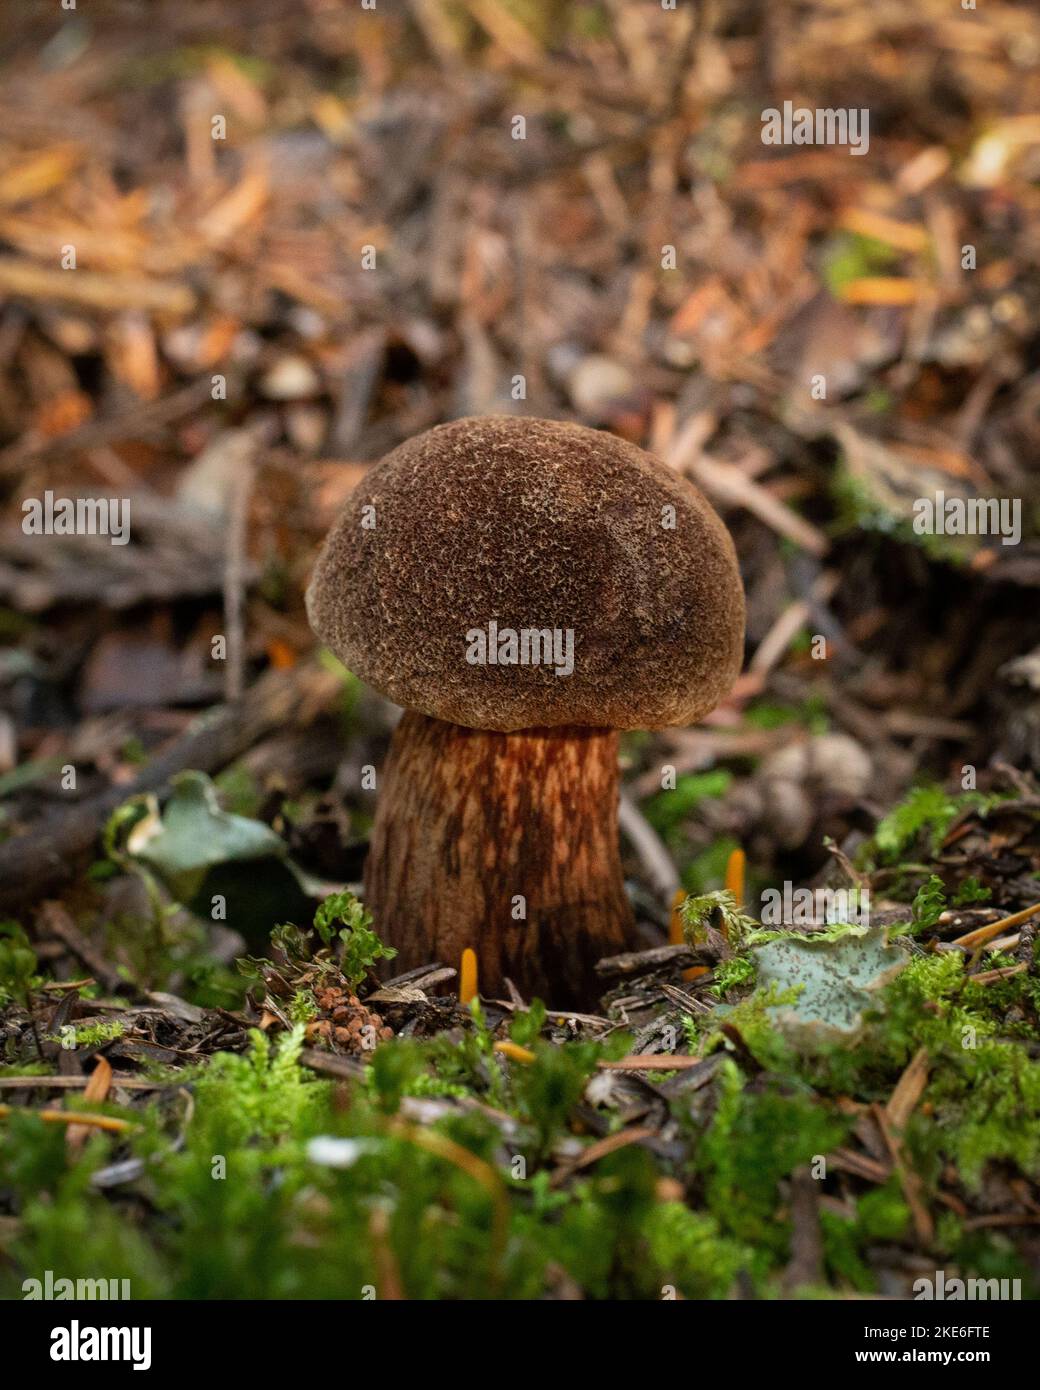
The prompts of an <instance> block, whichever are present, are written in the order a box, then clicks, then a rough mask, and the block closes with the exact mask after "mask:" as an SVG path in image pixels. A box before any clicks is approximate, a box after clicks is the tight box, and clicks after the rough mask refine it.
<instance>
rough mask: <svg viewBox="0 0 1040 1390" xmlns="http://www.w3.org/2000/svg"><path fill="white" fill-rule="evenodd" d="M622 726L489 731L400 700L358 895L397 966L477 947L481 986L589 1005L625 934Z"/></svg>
mask: <svg viewBox="0 0 1040 1390" xmlns="http://www.w3.org/2000/svg"><path fill="white" fill-rule="evenodd" d="M617 818H618V735H617V734H616V733H615V732H613V731H610V730H601V729H583V728H566V727H563V728H555V729H529V730H523V731H521V732H519V733H508V734H505V733H495V732H489V731H487V730H482V729H464V728H461V727H460V726H459V725H457V724H448V723H445V722H444V721H442V720H440V719H431V718H429V717H428V716H427V715H424V714H418V713H416V712H415V711H412V710H407V711H406V712H405V713H404V715H403V716H402V718H401V722H400V724H399V725H398V727H397V729H396V731H395V733H394V737H393V742H392V743H391V746H390V753H389V756H388V758H387V762H386V766H385V769H384V771H383V777H382V786H381V789H380V796H379V805H378V809H377V811H376V819H375V825H374V827H373V831H372V841H371V848H370V850H369V856H368V864H367V866H366V870H365V897H366V902H367V904H368V906H369V908H370V909H371V911H372V914H373V916H374V918H375V922H376V927H377V929H378V930H379V931H380V933H381V935H382V936H383V938H384V940H386V941H388V942H389V944H391V945H393V946H396V947H397V950H398V952H399V957H398V960H397V961H396V962H395V969H397V970H410V969H412V968H414V967H416V966H419V965H423V964H425V963H427V962H428V961H431V960H441V961H450V962H455V961H457V960H459V959H460V957H461V954H462V952H463V950H464V949H466V948H467V947H472V948H473V949H474V950H476V952H477V956H478V959H479V961H480V977H481V986H482V989H483V991H484V992H485V993H487V994H489V995H499V994H501V992H502V990H503V988H504V984H503V981H504V977H505V976H507V975H508V976H509V978H510V979H511V980H512V981H513V983H514V984H515V985H516V986H517V988H518V989H519V990H520V991H521V993H523V994H524V995H525V997H527V998H528V999H530V998H533V997H535V996H539V997H541V998H542V999H544V1000H545V1001H546V1003H549V1004H550V1005H552V1004H555V1005H557V1006H561V1007H562V1006H564V1005H589V1004H591V1003H593V1002H594V1001H595V999H596V998H597V997H598V994H599V992H600V991H599V989H598V987H597V984H596V976H595V974H594V971H593V965H594V964H595V962H596V961H597V960H598V959H599V958H600V957H601V956H607V955H613V954H616V953H618V952H619V951H622V950H624V949H625V947H626V946H628V945H629V944H630V943H631V933H632V927H633V919H632V910H631V908H630V906H629V903H628V899H627V898H626V896H625V889H624V881H623V879H622V874H621V859H620V854H619V849H618V819H617Z"/></svg>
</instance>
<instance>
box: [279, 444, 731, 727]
mask: <svg viewBox="0 0 1040 1390" xmlns="http://www.w3.org/2000/svg"><path fill="white" fill-rule="evenodd" d="M307 611H308V614H309V617H310V621H311V625H312V627H313V628H314V630H315V632H316V633H317V634H318V636H319V637H320V638H321V639H322V641H324V642H325V643H326V644H327V645H328V646H329V647H330V648H331V649H332V651H334V652H335V653H336V655H337V656H338V657H339V658H340V659H341V660H342V661H343V662H344V664H345V665H346V666H348V667H349V668H350V670H352V671H353V672H355V674H356V675H358V676H360V677H361V678H362V679H363V680H365V681H367V682H368V683H369V684H370V685H372V686H374V687H375V688H376V689H377V690H379V691H381V692H382V693H383V694H384V695H387V696H388V697H389V698H390V699H391V700H394V701H395V702H396V703H397V704H400V705H405V706H408V707H409V708H411V709H417V710H420V711H422V712H423V713H424V714H428V715H432V716H434V717H435V718H437V719H446V720H450V721H451V722H453V723H455V724H463V725H467V726H469V727H472V728H479V729H498V730H501V731H503V732H506V731H511V730H515V729H524V728H534V727H538V726H542V727H544V726H552V725H560V724H583V725H588V726H592V727H604V728H615V729H652V728H660V727H662V726H664V725H669V724H688V723H690V722H692V721H693V720H695V719H697V718H698V717H699V716H701V715H702V714H704V713H706V712H707V711H708V710H710V709H713V708H714V706H715V705H716V704H717V703H718V701H719V700H720V699H721V698H722V696H723V695H724V694H725V693H726V691H727V690H728V689H729V687H730V686H731V685H732V684H733V681H734V680H735V679H736V676H737V674H738V672H739V670H740V664H741V659H742V654H743V641H744V593H743V589H742V587H741V583H740V575H739V572H738V569H737V561H736V556H735V554H734V550H733V543H732V541H731V540H730V537H729V533H728V532H727V530H726V528H725V527H724V526H723V524H722V522H721V521H720V520H719V518H718V516H717V515H716V513H715V512H714V511H713V510H712V508H711V506H710V505H709V504H708V502H707V501H706V500H705V499H704V497H703V496H702V495H701V494H700V492H698V491H697V489H696V488H695V487H693V486H692V484H690V483H688V482H687V481H686V480H685V479H683V478H681V477H679V476H678V475H677V474H675V473H673V472H672V471H671V470H670V469H667V468H666V467H665V466H664V465H663V464H661V463H659V462H658V461H657V460H656V459H654V458H653V457H651V455H649V454H647V453H645V452H644V451H643V450H642V449H638V448H636V447H635V446H634V445H632V444H628V443H626V442H625V441H624V440H621V439H618V438H616V437H615V436H614V435H610V434H606V433H604V432H602V431H600V430H590V429H585V428H583V427H582V426H580V425H570V424H562V423H559V422H556V421H552V420H532V419H521V418H517V417H514V416H488V417H483V418H476V419H467V420H458V421H454V422H453V423H451V424H448V425H441V426H438V427H437V428H436V429H432V430H428V431H427V432H426V433H425V434H421V435H419V436H417V437H416V438H415V439H411V440H409V441H408V442H407V443H405V444H402V445H401V446H400V447H399V448H397V449H395V450H394V451H393V453H391V454H388V455H387V457H386V458H384V459H383V460H381V462H379V463H378V464H376V465H375V466H374V467H373V468H372V469H371V470H370V471H369V473H368V474H367V475H366V476H365V477H364V478H363V479H362V481H361V482H360V483H359V485H358V486H357V488H356V489H355V490H354V492H353V493H352V494H351V496H350V498H349V499H348V501H347V504H346V506H345V507H344V509H343V512H342V513H341V515H340V516H339V518H338V520H337V521H336V524H335V525H334V527H333V528H332V530H331V532H330V533H329V536H328V539H327V540H326V542H325V546H324V549H323V551H322V553H321V556H320V557H319V560H318V563H317V566H316V568H315V571H314V576H313V578H312V580H311V585H310V589H309V590H308V593H307Z"/></svg>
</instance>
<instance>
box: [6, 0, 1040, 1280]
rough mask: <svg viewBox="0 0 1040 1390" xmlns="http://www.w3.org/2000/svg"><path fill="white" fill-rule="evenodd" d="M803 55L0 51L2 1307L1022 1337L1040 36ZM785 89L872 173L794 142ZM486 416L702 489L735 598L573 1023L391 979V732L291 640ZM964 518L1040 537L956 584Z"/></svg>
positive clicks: (926, 8) (500, 26)
mask: <svg viewBox="0 0 1040 1390" xmlns="http://www.w3.org/2000/svg"><path fill="white" fill-rule="evenodd" d="M762 8H764V7H758V6H755V5H750V4H742V3H736V0H718V3H716V4H714V5H708V6H701V7H693V6H689V7H683V6H680V7H679V9H678V10H676V11H674V12H669V11H664V10H658V9H657V8H656V7H653V6H634V5H629V4H626V3H621V0H619V3H613V2H612V0H589V3H573V4H560V3H553V4H549V3H543V0H457V3H456V0H444V3H439V0H415V3H412V4H409V5H405V4H400V5H391V4H389V3H388V4H384V3H383V2H382V0H380V4H379V7H378V9H377V10H376V11H374V12H372V11H362V10H361V9H360V8H358V9H354V8H353V7H343V6H339V5H333V4H326V3H323V0H310V3H308V4H306V5H305V6H304V7H303V11H302V12H303V13H305V15H306V25H305V26H304V27H303V28H301V21H300V12H299V10H298V8H297V9H290V10H285V9H284V7H283V6H280V5H277V4H275V3H268V0H234V3H227V4H223V5H221V6H219V7H213V6H208V5H192V4H185V5H178V6H176V7H173V6H169V7H162V9H161V18H159V19H156V20H154V21H153V19H152V18H151V17H150V18H149V22H148V23H147V24H144V23H141V22H139V16H136V18H135V15H136V11H135V9H134V7H133V6H129V7H128V6H127V5H125V4H121V3H118V0H109V2H107V3H106V0H98V3H96V4H92V5H91V6H90V14H89V16H88V15H87V14H86V13H85V11H84V10H83V9H82V8H81V10H80V11H79V12H75V11H70V12H67V13H63V14H61V15H58V14H55V15H52V16H49V17H44V16H41V15H40V14H38V13H31V12H30V11H29V10H28V9H27V10H25V11H22V12H20V13H18V14H17V15H15V16H14V17H13V18H12V21H11V33H10V36H9V39H8V44H7V50H6V56H5V57H4V59H3V60H2V63H0V69H2V70H0V79H2V80H0V132H2V134H0V296H2V299H3V304H2V307H0V1292H2V1293H3V1294H4V1295H5V1296H13V1297H18V1296H21V1293H22V1292H23V1291H24V1287H25V1281H26V1280H31V1279H35V1278H39V1279H42V1278H43V1277H44V1273H45V1271H47V1270H50V1271H52V1272H53V1273H54V1274H55V1275H56V1276H60V1277H62V1278H69V1279H73V1280H75V1279H77V1278H98V1277H102V1276H103V1277H108V1278H124V1277H125V1278H128V1279H129V1280H130V1283H131V1289H132V1294H133V1296H134V1297H139V1298H143V1297H195V1298H203V1297H205V1298H221V1297H235V1298H242V1297H250V1296H253V1297H337V1298H342V1297H355V1296H356V1297H359V1298H360V1297H365V1296H366V1291H371V1290H375V1292H376V1295H377V1296H378V1297H379V1298H390V1299H393V1298H478V1297H486V1296H488V1295H489V1294H490V1295H491V1296H497V1297H502V1298H523V1297H552V1298H608V1297H612V1298H661V1297H663V1296H669V1295H670V1294H671V1293H675V1294H676V1295H677V1296H680V1297H686V1298H697V1297H707V1298H727V1297H739V1298H770V1297H781V1296H793V1295H798V1296H805V1297H819V1298H828V1297H843V1298H844V1297H873V1296H878V1295H881V1296H891V1297H912V1296H914V1294H915V1291H916V1290H915V1285H917V1284H918V1283H919V1281H920V1280H922V1279H923V1280H927V1281H934V1280H935V1278H936V1277H937V1273H938V1271H940V1270H942V1271H944V1273H945V1277H946V1278H947V1279H951V1278H955V1277H959V1278H963V1279H969V1278H977V1279H1002V1278H1008V1279H1019V1280H1021V1281H1022V1289H1023V1296H1025V1297H1036V1296H1037V1294H1038V1293H1040V967H1038V955H1037V946H1036V939H1037V938H1036V924H1037V923H1040V781H1038V775H1040V608H1038V605H1037V602H1036V595H1037V591H1038V589H1040V538H1038V531H1037V524H1036V523H1037V516H1038V508H1040V475H1038V472H1037V465H1036V462H1035V460H1036V459H1037V458H1038V457H1040V341H1038V338H1037V331H1036V324H1037V322H1038V316H1040V276H1038V275H1037V267H1038V265H1040V233H1038V228H1040V216H1038V213H1040V115H1037V114H1036V113H1037V112H1038V111H1040V35H1038V32H1037V24H1036V18H1035V14H1034V13H1032V12H1031V7H1030V5H1028V4H1026V3H1022V4H1014V3H1004V4H987V5H986V6H985V7H983V8H982V9H980V10H978V11H975V12H970V11H960V10H958V9H955V8H951V7H950V6H949V5H948V4H946V3H945V2H944V0H919V3H918V4H916V5H915V6H913V7H909V6H906V5H905V4H903V3H899V4H896V3H894V0H879V2H878V3H876V4H874V5H872V6H870V7H869V11H867V12H864V11H863V8H862V7H861V6H860V5H858V4H854V3H852V2H851V0H849V2H848V3H846V2H845V0H830V2H829V3H826V4H824V3H804V4H794V5H791V6H790V13H789V14H786V15H785V14H784V7H774V6H770V7H769V15H770V16H773V18H768V17H763V15H762V14H761V13H760V10H761V9H762ZM218 11H219V12H218ZM304 30H305V32H304ZM787 98H792V99H795V100H796V101H800V102H802V103H804V104H806V105H809V106H820V107H833V106H838V105H840V106H843V107H844V106H849V107H854V108H860V107H864V108H869V110H870V113H871V128H870V150H869V156H868V157H864V158H857V157H855V156H853V155H852V154H850V152H849V150H847V149H842V148H835V147H830V146H829V147H810V148H800V147H797V148H791V147H785V146H778V147H772V146H767V145H764V144H763V143H762V140H761V138H760V132H761V120H760V113H761V112H762V110H763V108H765V107H769V106H776V107H782V105H783V102H784V100H785V99H787ZM518 112H522V113H524V114H525V120H526V139H524V140H522V141H521V140H514V139H513V138H512V137H511V129H512V121H513V118H514V116H515V115H516V113H518ZM215 117H219V118H220V120H221V121H222V122H223V124H222V126H219V127H215V126H214V124H213V122H214V118H215ZM966 248H969V249H970V254H969V249H966ZM668 249H671V251H672V253H673V254H672V255H670V256H669V255H668V254H666V252H667V250H668ZM370 266H371V267H372V268H369V267H370ZM518 376H520V377H522V378H523V383H524V389H525V395H524V397H523V399H522V400H518V399H516V397H515V390H516V379H517V377H518ZM821 382H822V385H821ZM821 390H822V392H823V394H822V395H821ZM494 410H511V411H515V412H518V413H526V414H532V415H548V416H553V417H564V418H570V419H576V420H579V421H581V422H582V423H585V424H587V425H592V426H596V427H599V428H606V429H611V430H613V431H615V432H617V433H619V434H621V435H623V436H624V437H626V438H629V439H631V440H633V441H634V442H636V443H639V444H641V445H643V446H644V447H647V448H650V449H652V450H653V451H654V452H655V453H657V454H659V455H660V456H661V457H662V458H664V459H665V460H666V461H667V462H668V463H669V464H670V465H671V466H672V467H674V468H675V469H677V470H678V471H680V472H682V473H684V474H685V475H686V476H687V477H689V478H690V479H691V480H692V481H694V482H696V483H697V484H698V485H699V486H700V487H701V488H702V489H703V490H704V491H705V492H706V493H707V495H708V496H709V497H710V499H711V500H712V502H713V503H714V505H715V506H716V507H717V508H718V510H719V511H720V513H721V514H722V515H723V517H724V519H725V520H726V523H727V525H728V526H729V528H730V530H731V533H732V534H733V537H734V540H735V543H736V546H737V550H738V554H739V557H740V561H741V567H742V572H743V576H744V581H745V586H746V590H747V595H748V652H749V657H748V662H747V665H746V668H745V671H744V674H743V675H742V676H741V677H740V679H739V681H738V683H737V686H736V687H735V689H734V691H733V692H732V693H731V694H730V696H729V697H728V698H727V699H726V700H725V701H724V702H723V704H722V705H721V706H720V708H719V709H718V710H716V711H715V712H714V713H713V714H712V715H711V716H709V717H708V718H707V719H706V720H705V721H704V723H703V724H702V725H700V726H698V727H697V728H694V729H676V730H666V731H661V732H659V733H652V734H651V733H647V734H633V735H628V736H626V737H625V739H624V740H623V745H622V758H623V788H624V791H623V799H622V814H621V834H622V849H623V856H624V864H625V870H626V878H627V883H628V887H629V890H630V893H631V896H632V900H633V904H634V906H635V909H636V915H637V919H638V933H639V934H638V939H637V940H635V941H633V943H632V952H631V953H630V954H629V955H628V956H625V957H618V958H615V959H613V960H609V961H606V962H603V963H602V967H601V973H602V980H603V991H604V992H603V998H602V1001H601V1003H600V1006H599V1007H598V1009H596V1010H594V1011H592V1012H590V1013H587V1014H576V1013H573V1012H569V1011H567V1010H566V1009H560V1007H559V1005H560V1002H561V1001H559V1000H553V999H551V998H550V999H546V1000H544V1001H541V1002H536V1001H530V1000H524V999H521V998H519V997H518V996H515V995H512V996H510V997H509V998H506V999H489V998H479V997H478V998H477V999H475V1000H469V999H467V1000H466V1001H465V1002H463V1001H460V998H459V992H458V991H459V978H458V970H459V965H460V963H459V962H458V961H431V962H430V963H429V966H428V967H427V968H424V969H422V970H419V971H412V972H410V973H409V975H408V976H406V977H399V978H395V977H394V965H393V961H392V959H387V958H385V957H384V956H382V955H381V948H380V943H379V937H378V934H377V931H378V924H376V930H373V924H371V923H370V922H369V921H368V919H367V916H366V914H365V912H364V908H363V906H362V905H361V903H360V902H359V901H358V897H357V893H358V891H359V883H360V879H361V870H362V865H363V861H364V854H365V848H366V844H367V837H368V832H369V829H370V826H371V818H372V813H373V808H374V794H373V793H372V792H370V791H368V790H365V789H363V787H362V778H361V776H360V771H361V769H362V768H364V767H367V766H369V765H372V766H376V767H378V766H379V765H380V763H381V761H382V758H383V756H384V754H385V749H386V744H387V739H388V735H389V732H390V729H391V728H392V723H393V711H392V709H391V707H390V706H388V705H387V704H386V703H385V702H383V701H381V700H380V699H378V698H377V697H376V696H375V695H374V694H373V693H372V692H371V691H368V690H366V689H364V688H363V687H361V686H360V685H359V683H358V682H357V681H356V680H355V679H354V678H353V677H352V676H351V675H350V674H349V673H348V672H346V671H345V670H344V669H343V668H342V667H341V666H339V664H338V663H337V662H336V661H335V660H334V659H332V658H331V657H330V656H329V655H328V654H327V653H325V652H320V651H318V652H316V651H315V644H314V639H313V636H312V634H311V633H310V631H309V628H308V626H307V622H306V617H305V614H304V611H303V601H302V594H303V589H304V586H305V583H306V580H307V576H308V573H309V570H310V567H311V564H312V563H313V559H314V556H315V554H316V550H317V547H318V545H319V544H320V541H321V538H322V536H323V535H324V533H325V532H326V531H327V529H328V527H329V525H330V524H331V522H332V520H333V518H334V516H335V515H336V512H337V509H338V507H339V505H340V504H341V502H342V500H343V498H344V497H345V496H346V495H347V493H348V492H349V490H350V488H351V487H352V486H353V485H354V484H355V483H356V482H357V480H358V479H359V478H360V477H361V476H362V475H363V473H364V470H365V469H366V468H367V467H368V466H369V465H370V463H371V462H373V461H374V460H375V459H377V458H378V457H379V456H380V455H381V454H383V453H384V452H385V451H386V450H388V449H389V448H391V447H393V446H394V445H395V444H397V443H398V442H400V441H401V440H402V439H404V438H407V437H409V436H411V435H413V434H414V433H416V432H418V431H419V430H422V429H424V428H427V427H428V426H430V425H432V424H435V423H437V422H439V421H441V420H444V419H448V418H452V417H453V416H455V415H459V414H480V413H484V412H488V411H494ZM939 492H941V493H942V494H943V495H944V497H945V498H946V499H960V500H961V501H963V502H967V501H970V500H972V499H979V498H987V497H996V496H1000V497H1005V498H1016V499H1018V500H1019V501H1020V504H1021V534H1020V535H1019V537H1018V538H1017V541H1016V543H1015V544H1004V543H1003V540H1002V538H1001V537H999V536H993V535H989V536H985V535H983V536H970V535H969V536H950V535H935V534H925V535H922V534H920V532H919V530H916V529H915V526H914V520H915V516H916V512H915V505H916V503H917V502H918V501H919V500H920V499H921V498H922V497H925V498H928V497H934V496H935V495H937V494H938V493H939ZM48 493H50V494H51V495H52V497H56V498H77V497H95V498H96V497H98V496H109V495H111V496H114V497H116V498H124V497H125V498H129V499H130V517H131V520H132V525H131V532H130V539H129V543H127V544H125V545H113V544H111V543H110V539H111V538H110V537H106V536H97V535H93V536H82V535H61V534H50V535H47V536H46V537H45V538H44V537H40V536H37V535H34V534H30V533H27V532H26V530H25V527H24V526H23V520H24V516H25V510H24V504H25V502H26V500H27V499H44V498H45V497H46V495H47V494H48ZM215 639H223V643H224V645H223V646H221V645H220V642H219V641H216V642H215ZM218 651H219V653H220V659H218V660H215V659H214V655H215V653H216V652H218ZM665 770H669V773H668V776H665V775H664V772H665ZM807 888H808V889H819V890H821V894H820V896H818V897H816V898H814V899H813V900H812V901H811V903H809V902H808V900H807V899H805V898H804V897H803V898H798V897H795V898H794V906H795V907H799V908H801V909H802V910H801V912H800V914H799V915H797V916H793V915H792V911H791V905H790V903H788V905H787V906H786V907H785V908H783V909H782V910H781V911H780V915H779V916H777V915H776V913H775V912H774V911H773V904H774V898H773V895H774V894H780V895H781V897H783V894H784V893H785V891H786V892H787V894H788V897H790V896H791V895H796V894H797V893H798V891H799V890H804V889H807ZM825 893H829V894H830V895H831V896H830V897H825V896H824V894H825ZM217 901H219V902H220V903H222V904H223V905H224V909H223V910H222V911H221V912H220V913H218V914H217V917H216V920H214V916H213V911H212V905H213V904H214V903H216V902H217ZM835 902H837V903H839V904H840V906H839V908H838V910H832V909H833V905H834V903H835ZM868 902H869V917H868V914H867V911H866V908H867V905H868ZM319 904H320V905H319ZM807 904H808V905H807ZM467 993H468V991H467Z"/></svg>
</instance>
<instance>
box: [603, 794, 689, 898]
mask: <svg viewBox="0 0 1040 1390" xmlns="http://www.w3.org/2000/svg"><path fill="white" fill-rule="evenodd" d="M618 823H619V824H620V826H621V830H622V832H623V833H624V835H625V836H626V837H627V839H628V841H629V843H630V844H631V846H632V848H633V849H634V850H635V852H636V854H637V855H638V856H639V861H640V863H641V864H642V866H643V868H644V869H645V870H646V876H647V878H648V879H649V880H650V886H651V888H652V889H653V891H654V892H655V893H656V895H657V896H658V897H659V898H660V899H661V901H662V902H666V903H667V902H671V900H672V898H673V897H674V895H675V894H676V893H677V892H678V891H679V887H680V883H679V873H678V870H677V869H676V867H675V865H674V864H673V863H672V856H671V855H670V854H669V853H668V850H667V849H666V848H665V845H664V841H663V840H662V839H661V837H660V835H658V833H657V831H656V830H655V829H654V827H653V826H652V825H651V824H650V822H649V821H648V820H647V818H646V817H645V816H644V815H643V813H642V811H640V809H639V807H638V806H637V805H636V803H635V802H634V801H633V800H632V798H631V797H630V796H629V795H628V793H627V792H624V791H623V792H622V793H621V802H620V806H619V808H618Z"/></svg>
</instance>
